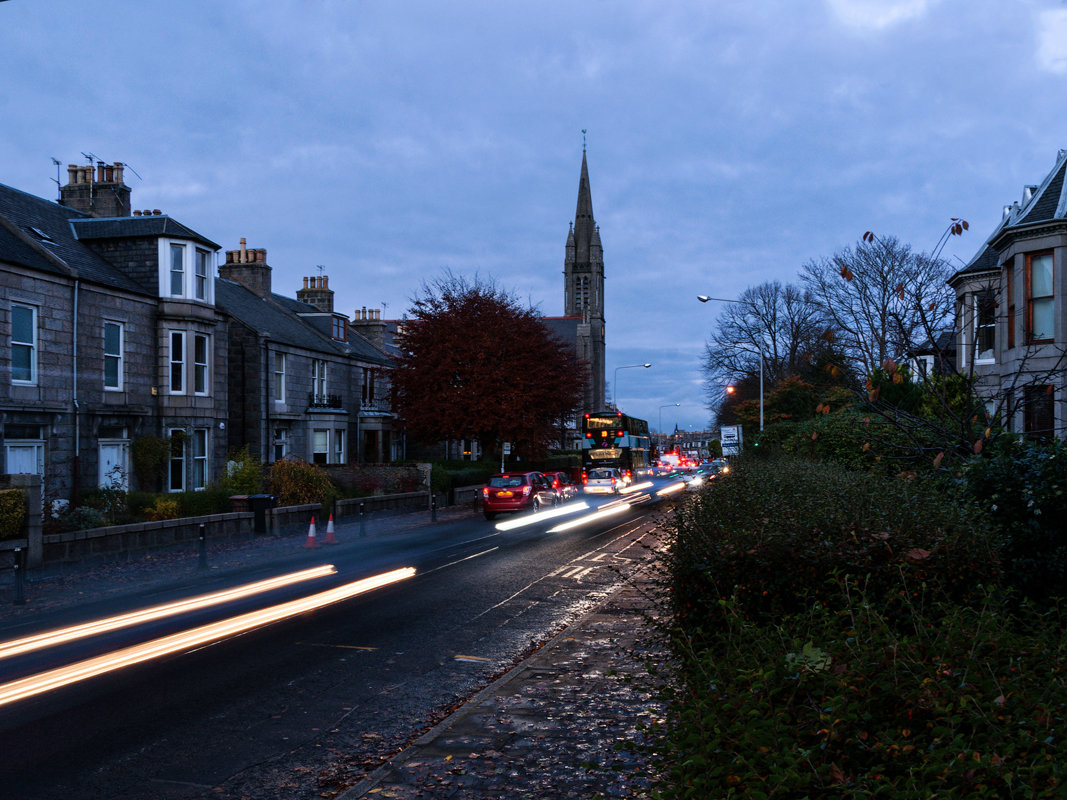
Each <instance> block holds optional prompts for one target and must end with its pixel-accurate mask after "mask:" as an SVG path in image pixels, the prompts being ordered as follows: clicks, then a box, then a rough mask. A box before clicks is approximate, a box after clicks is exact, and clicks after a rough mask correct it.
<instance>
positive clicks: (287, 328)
mask: <svg viewBox="0 0 1067 800" xmlns="http://www.w3.org/2000/svg"><path fill="white" fill-rule="evenodd" d="M215 305H216V306H217V307H218V308H219V309H221V310H222V311H224V312H226V313H227V314H229V315H230V316H232V317H233V318H234V319H237V320H239V321H240V322H242V323H244V324H245V325H247V326H248V327H249V328H251V329H253V330H255V331H258V332H259V333H260V335H262V336H265V337H267V338H269V339H271V340H273V341H275V342H279V343H281V344H284V345H287V346H289V347H297V348H301V349H303V350H310V351H317V352H320V353H331V354H334V355H337V356H343V357H354V358H357V359H359V360H361V361H368V362H370V363H372V364H381V365H389V364H390V363H391V362H390V360H389V357H388V356H387V355H386V354H385V353H383V352H382V351H381V350H379V349H378V348H377V347H375V346H374V345H372V344H371V343H370V342H368V341H367V340H366V339H364V338H363V337H362V336H359V335H358V334H356V333H354V332H351V333H350V334H349V339H348V341H347V342H338V341H336V340H334V339H332V338H331V337H330V335H329V328H328V327H324V326H322V325H319V324H317V323H318V322H319V318H318V317H311V318H305V317H302V316H300V315H301V314H322V312H321V311H319V309H317V308H316V307H315V306H313V305H309V304H308V303H302V302H300V301H299V300H293V299H292V298H288V297H284V296H282V295H278V294H271V296H270V299H269V300H265V299H263V298H261V297H259V296H258V295H257V294H255V293H253V292H251V291H249V290H248V289H246V288H245V287H244V286H242V285H241V284H239V283H236V282H234V281H228V280H226V279H225V278H216V279H215ZM329 316H330V315H329V314H326V315H324V316H323V317H322V318H321V321H322V322H323V323H324V325H329V319H328V318H329Z"/></svg>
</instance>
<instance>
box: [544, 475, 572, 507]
mask: <svg viewBox="0 0 1067 800" xmlns="http://www.w3.org/2000/svg"><path fill="white" fill-rule="evenodd" d="M548 477H549V478H551V479H552V488H553V489H555V490H556V494H557V495H559V501H560V502H561V503H564V502H566V501H567V500H570V499H572V498H575V497H577V496H578V487H577V486H575V485H574V481H572V480H571V479H570V476H569V475H568V474H567V473H566V472H549V473H548Z"/></svg>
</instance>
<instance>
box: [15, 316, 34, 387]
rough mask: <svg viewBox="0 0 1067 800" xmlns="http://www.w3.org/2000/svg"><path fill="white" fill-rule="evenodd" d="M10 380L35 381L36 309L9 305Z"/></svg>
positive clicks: (25, 382)
mask: <svg viewBox="0 0 1067 800" xmlns="http://www.w3.org/2000/svg"><path fill="white" fill-rule="evenodd" d="M11 382H12V383H21V384H36V383H37V309H36V308H35V307H33V306H23V305H13V306H11Z"/></svg>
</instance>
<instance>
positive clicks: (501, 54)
mask: <svg viewBox="0 0 1067 800" xmlns="http://www.w3.org/2000/svg"><path fill="white" fill-rule="evenodd" d="M0 74H3V75H4V91H3V92H0V120H2V125H0V183H4V184H6V185H8V186H12V187H14V188H16V189H20V190H22V191H25V192H29V193H30V194H33V195H36V196H39V197H45V198H49V199H54V198H56V197H57V187H56V178H57V167H56V166H55V165H54V164H53V159H55V160H57V161H59V162H60V163H61V166H60V168H59V170H60V173H58V177H60V178H61V179H62V181H63V182H64V183H65V182H66V175H67V173H66V165H67V164H70V163H75V164H87V163H88V162H89V158H90V157H93V158H96V159H101V160H103V161H105V162H107V163H114V162H116V161H121V162H123V163H125V164H128V165H130V168H131V170H130V171H128V172H127V173H126V176H125V177H126V183H127V184H128V185H129V186H130V187H131V188H132V190H133V198H132V204H133V207H134V208H135V209H160V210H162V211H163V212H164V213H166V214H169V215H170V216H172V217H174V218H175V219H177V220H178V221H180V222H181V223H183V224H184V225H187V226H188V227H190V228H192V229H193V230H195V231H197V232H198V233H200V234H201V235H203V236H205V237H207V238H208V239H211V240H212V241H214V242H216V243H218V244H219V245H220V246H221V248H222V250H234V249H237V248H238V247H239V243H240V239H241V238H242V237H243V238H245V239H246V240H247V244H248V247H250V248H264V249H266V250H267V261H268V263H269V264H270V265H271V267H272V268H273V275H272V277H273V286H274V291H275V292H278V293H280V294H285V295H288V296H291V297H292V296H295V293H296V291H297V289H299V288H301V286H302V285H303V278H304V277H311V276H317V275H320V274H322V275H326V276H328V277H329V285H330V288H331V289H333V290H334V292H335V308H336V309H337V310H338V311H341V312H342V313H347V314H348V315H349V316H351V315H352V314H353V312H354V311H355V310H356V309H361V308H363V307H367V308H372V309H374V308H376V309H381V310H382V315H383V317H384V318H387V319H396V318H400V317H401V316H402V315H403V314H404V313H405V312H407V311H408V309H409V308H410V306H411V301H412V298H413V297H414V296H415V295H416V294H417V293H418V292H419V291H420V290H421V288H422V287H423V285H424V283H426V282H429V281H433V280H434V279H436V278H439V277H442V276H443V275H444V273H445V270H449V271H451V272H452V273H455V274H459V275H463V276H468V277H472V278H473V277H478V278H480V279H492V280H493V281H495V282H496V283H497V285H499V286H500V287H501V288H503V289H505V290H507V291H508V292H510V293H511V294H513V295H514V296H515V297H516V298H518V299H519V300H520V301H521V302H522V303H523V304H526V305H530V306H533V307H536V308H537V309H538V310H539V311H540V312H541V313H542V314H544V315H546V316H558V315H560V314H562V312H563V258H564V246H565V243H566V236H567V230H568V225H569V223H570V222H571V221H572V220H573V219H574V214H575V207H576V202H577V194H578V178H579V171H580V167H581V160H582V147H583V131H585V132H586V133H585V134H584V142H585V146H586V148H587V157H588V164H589V175H590V183H591V187H592V198H593V210H594V214H595V217H596V220H597V223H598V224H599V225H600V233H601V239H602V242H603V246H604V261H605V275H606V306H607V308H606V319H607V327H606V339H607V369H606V377H607V380H608V397H609V399H611V398H612V397H613V396H614V397H615V399H616V401H617V403H618V405H619V406H620V407H621V408H622V409H623V410H625V411H626V412H627V413H629V414H631V415H633V416H638V417H643V418H645V419H647V420H648V421H649V423H650V424H651V426H652V427H653V429H656V430H659V429H666V430H668V431H669V430H672V429H673V428H674V427H675V426H677V427H678V428H679V429H682V430H701V429H703V428H705V427H707V426H708V425H709V424H710V421H711V414H710V412H709V410H708V408H707V398H706V396H705V390H704V378H703V374H702V372H701V368H700V365H701V358H702V354H703V351H704V346H705V342H706V341H707V339H708V335H709V333H710V331H711V330H712V328H713V326H714V324H715V318H716V315H717V314H718V313H720V312H721V311H722V308H723V306H724V304H722V303H708V304H701V303H699V302H697V300H696V296H697V295H698V294H704V295H712V296H715V297H724V298H734V297H737V296H738V295H740V293H741V292H743V291H744V290H745V289H746V288H749V287H751V286H756V285H758V284H760V283H763V282H765V281H780V282H782V283H783V284H787V283H796V282H798V280H799V274H800V269H801V267H802V265H803V264H804V263H806V262H808V261H811V260H820V259H823V258H829V257H831V256H832V255H833V254H834V253H835V252H837V251H840V250H843V249H844V248H845V247H850V246H855V244H856V243H857V242H858V241H859V240H860V237H861V236H862V235H863V232H864V231H868V230H871V231H874V232H876V233H878V234H879V235H891V236H896V237H898V238H899V239H900V240H901V241H903V242H905V243H908V244H910V245H911V246H912V247H913V248H914V249H915V250H918V251H929V250H931V249H933V247H934V246H935V245H936V243H937V240H938V239H939V237H940V236H941V234H942V232H943V231H944V230H945V228H946V227H947V225H948V224H949V220H950V219H951V218H952V217H959V218H962V219H965V220H967V221H968V222H969V223H970V226H971V228H970V231H969V232H968V233H967V234H965V235H964V236H963V237H960V238H954V239H953V240H952V242H951V243H950V245H949V247H948V248H947V249H946V250H945V252H944V256H945V257H947V258H949V259H951V260H952V262H953V264H955V265H957V266H962V265H963V264H964V263H966V262H967V261H968V260H969V259H970V258H971V257H972V256H973V255H974V254H975V253H976V252H977V251H978V249H979V248H980V247H981V245H982V243H983V241H984V240H985V238H986V237H987V236H988V235H989V234H990V233H991V232H992V230H993V228H994V226H995V225H996V224H997V223H998V222H999V219H1000V215H1001V213H1002V209H1003V207H1004V206H1005V205H1008V204H1011V203H1012V202H1013V201H1015V200H1018V199H1020V198H1021V195H1022V189H1023V186H1024V185H1025V184H1036V183H1039V182H1040V181H1041V179H1042V178H1044V176H1045V174H1046V173H1047V172H1048V170H1049V169H1051V167H1052V165H1053V162H1054V161H1055V158H1056V154H1057V151H1058V150H1059V149H1061V148H1067V117H1065V115H1064V102H1065V100H1067V3H1065V2H1063V1H1062V0H967V1H966V2H964V1H963V0H959V1H958V2H957V1H955V0H884V2H878V1H876V0H806V1H804V2H797V0H714V1H713V2H708V0H692V1H689V0H686V1H684V2H683V1H680V2H670V1H669V0H649V1H648V2H636V1H635V2H627V1H626V0H585V1H584V2H573V0H572V2H555V0H538V1H537V2H518V1H517V0H509V1H506V2H502V1H501V0H484V1H483V2H466V0H449V1H448V2H440V0H433V1H431V2H414V1H411V2H409V1H408V0H274V2H269V3H263V2H256V3H253V2H246V1H245V0H226V2H218V0H185V1H184V2H182V3H180V4H172V3H159V2H144V0H94V2H92V3H85V2H81V1H80V0H0ZM646 362H648V363H651V364H652V365H653V366H652V367H651V368H649V369H637V368H632V369H619V368H620V367H629V366H630V365H633V364H641V363H646ZM616 378H617V379H618V380H617V383H618V385H617V386H616V385H615V383H616ZM676 403H677V404H678V405H675V404H676Z"/></svg>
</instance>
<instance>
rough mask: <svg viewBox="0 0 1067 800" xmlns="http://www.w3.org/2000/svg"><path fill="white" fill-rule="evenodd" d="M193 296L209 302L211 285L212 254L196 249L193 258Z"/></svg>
mask: <svg viewBox="0 0 1067 800" xmlns="http://www.w3.org/2000/svg"><path fill="white" fill-rule="evenodd" d="M193 270H194V273H193V296H194V297H195V298H196V299H197V300H203V301H204V302H207V300H208V297H209V296H210V292H211V290H210V285H211V252H210V251H208V250H204V249H203V248H200V247H198V248H196V250H195V251H194V256H193Z"/></svg>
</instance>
